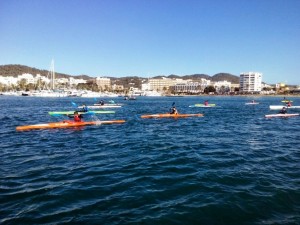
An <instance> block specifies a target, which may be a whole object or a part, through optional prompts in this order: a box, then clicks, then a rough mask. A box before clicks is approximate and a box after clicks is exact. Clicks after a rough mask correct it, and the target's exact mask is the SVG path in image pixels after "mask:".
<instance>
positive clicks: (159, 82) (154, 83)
mask: <svg viewBox="0 0 300 225" xmlns="http://www.w3.org/2000/svg"><path fill="white" fill-rule="evenodd" d="M177 82H178V81H177V80H176V79H171V78H166V77H162V78H155V79H149V83H150V89H151V90H155V91H165V90H168V89H169V88H170V87H171V86H174V85H175V84H176V83H177Z"/></svg>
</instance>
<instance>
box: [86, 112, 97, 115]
mask: <svg viewBox="0 0 300 225" xmlns="http://www.w3.org/2000/svg"><path fill="white" fill-rule="evenodd" d="M85 115H95V113H94V112H87V113H85Z"/></svg>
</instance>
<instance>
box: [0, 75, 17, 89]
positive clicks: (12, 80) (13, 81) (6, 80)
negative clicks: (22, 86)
mask: <svg viewBox="0 0 300 225" xmlns="http://www.w3.org/2000/svg"><path fill="white" fill-rule="evenodd" d="M0 83H1V84H4V85H6V86H8V87H10V86H12V85H17V84H18V78H17V77H12V76H9V77H4V76H0Z"/></svg>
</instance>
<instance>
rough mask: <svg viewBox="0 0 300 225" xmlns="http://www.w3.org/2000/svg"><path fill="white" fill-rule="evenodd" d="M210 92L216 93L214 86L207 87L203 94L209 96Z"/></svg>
mask: <svg viewBox="0 0 300 225" xmlns="http://www.w3.org/2000/svg"><path fill="white" fill-rule="evenodd" d="M211 92H216V89H215V87H214V86H207V87H206V88H204V93H205V94H209V93H211Z"/></svg>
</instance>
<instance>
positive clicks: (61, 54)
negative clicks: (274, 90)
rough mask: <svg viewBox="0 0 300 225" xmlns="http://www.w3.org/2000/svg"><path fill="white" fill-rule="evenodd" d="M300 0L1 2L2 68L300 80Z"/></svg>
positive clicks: (288, 81)
mask: <svg viewBox="0 0 300 225" xmlns="http://www.w3.org/2000/svg"><path fill="white" fill-rule="evenodd" d="M299 12H300V1H299V0H250V1H249V0H195V1H194V0H51V1H49V0H9V1H7V0H0V65H6V64H21V65H27V66H31V67H35V68H38V69H49V67H50V63H51V60H52V59H54V60H55V70H56V71H57V72H61V73H66V74H70V75H80V74H87V75H90V76H115V77H123V76H141V77H152V76H156V75H169V74H177V75H187V74H195V73H204V74H208V75H210V76H212V75H214V74H216V73H220V72H227V73H231V74H234V75H238V76H239V74H240V73H241V72H248V71H255V72H261V73H263V81H264V82H267V83H278V82H285V83H287V84H300V76H299V75H300V62H299V59H300V13H299Z"/></svg>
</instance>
